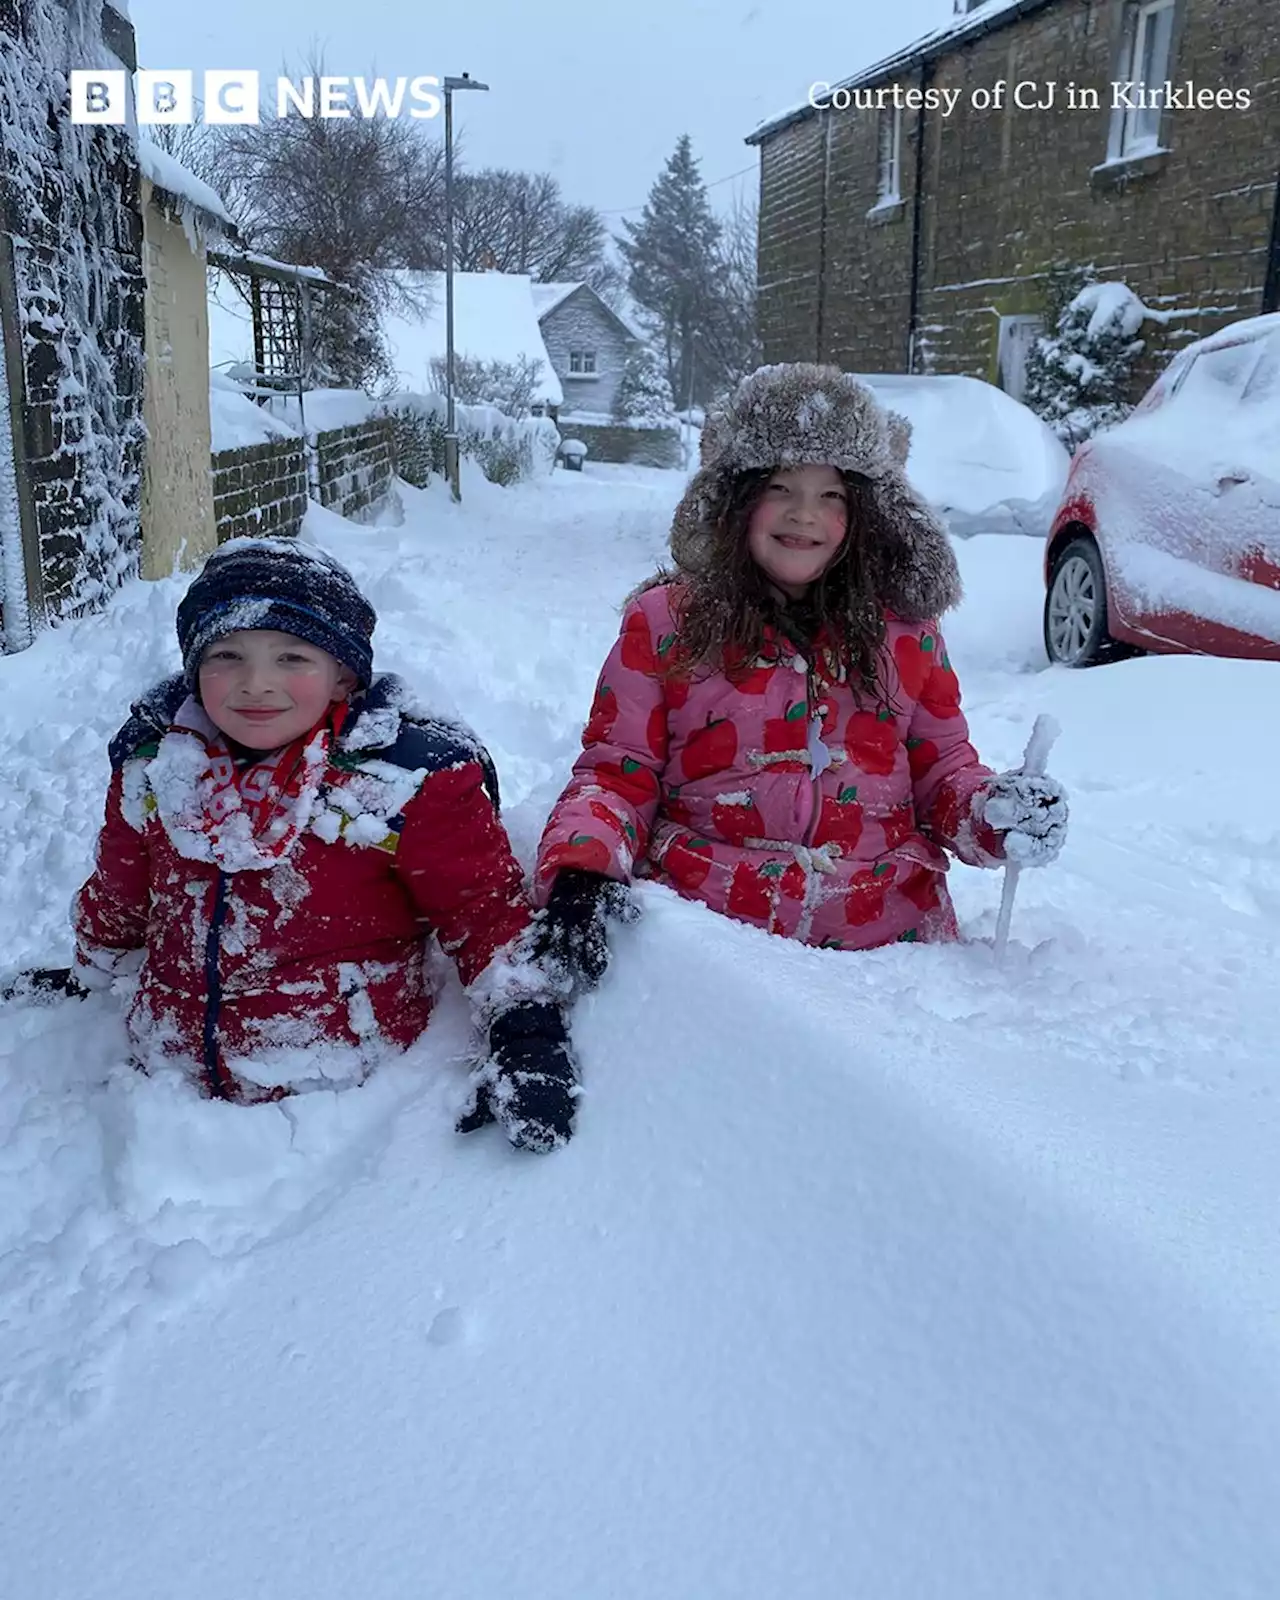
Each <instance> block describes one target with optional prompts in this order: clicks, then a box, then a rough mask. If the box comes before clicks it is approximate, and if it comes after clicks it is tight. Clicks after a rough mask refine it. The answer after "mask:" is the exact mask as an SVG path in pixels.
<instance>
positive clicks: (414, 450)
mask: <svg viewBox="0 0 1280 1600" xmlns="http://www.w3.org/2000/svg"><path fill="white" fill-rule="evenodd" d="M382 411H383V413H384V414H385V415H387V416H389V417H390V418H391V421H392V427H393V435H394V439H395V449H396V471H397V472H398V473H399V474H400V476H401V477H402V478H403V479H404V480H405V482H406V483H412V484H415V485H416V486H417V487H419V488H422V487H424V486H425V484H426V482H427V479H428V476H429V474H430V473H432V472H434V473H436V474H437V476H443V474H444V441H445V418H446V417H447V415H448V408H447V406H446V404H445V398H444V396H443V395H440V394H397V395H392V396H391V397H390V398H389V399H388V400H386V401H385V402H384V403H383V406H382ZM454 411H455V414H456V418H457V428H458V449H459V451H460V453H461V454H462V455H464V456H468V457H470V458H471V459H473V460H475V461H477V462H478V463H479V465H480V470H481V471H482V472H483V473H484V475H485V477H486V478H488V480H489V481H490V483H496V484H500V485H502V486H503V487H506V486H507V485H509V484H513V483H520V482H523V481H525V480H527V479H529V478H537V477H543V476H545V475H546V474H547V473H549V472H550V471H551V469H552V467H553V466H554V465H555V459H556V452H557V450H558V449H559V447H560V434H559V431H558V430H557V428H556V425H555V423H554V422H552V421H551V420H550V418H548V417H509V416H507V415H505V413H503V412H501V411H499V410H498V409H497V407H496V406H473V405H455V407H454ZM406 469H407V470H406Z"/></svg>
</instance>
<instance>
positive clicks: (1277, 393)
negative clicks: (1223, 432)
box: [1242, 334, 1280, 410]
mask: <svg viewBox="0 0 1280 1600" xmlns="http://www.w3.org/2000/svg"><path fill="white" fill-rule="evenodd" d="M1261 342H1262V354H1261V355H1260V356H1259V358H1258V360H1257V362H1256V363H1255V365H1254V368H1253V371H1252V372H1251V373H1250V374H1249V377H1248V380H1247V382H1246V383H1245V386H1244V394H1243V397H1242V398H1243V399H1244V402H1245V404H1246V405H1257V404H1262V405H1272V406H1275V407H1276V408H1277V409H1278V410H1280V334H1273V335H1272V336H1271V338H1270V339H1264V340H1263V341H1261Z"/></svg>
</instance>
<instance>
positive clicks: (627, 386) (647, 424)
mask: <svg viewBox="0 0 1280 1600" xmlns="http://www.w3.org/2000/svg"><path fill="white" fill-rule="evenodd" d="M674 411H675V400H674V399H673V397H672V394H671V384H670V383H669V382H668V381H667V375H666V373H665V372H664V371H663V369H662V363H661V362H660V361H659V360H658V355H657V352H656V351H655V350H654V349H653V348H652V347H651V346H649V345H647V344H637V345H633V346H632V347H631V349H630V350H629V351H628V352H627V361H626V366H625V367H624V369H623V373H622V379H621V381H620V383H619V384H618V393H617V396H616V398H615V399H614V403H613V415H614V421H615V422H622V423H627V424H629V425H630V426H632V427H641V428H665V427H670V426H671V422H672V413H673V412H674Z"/></svg>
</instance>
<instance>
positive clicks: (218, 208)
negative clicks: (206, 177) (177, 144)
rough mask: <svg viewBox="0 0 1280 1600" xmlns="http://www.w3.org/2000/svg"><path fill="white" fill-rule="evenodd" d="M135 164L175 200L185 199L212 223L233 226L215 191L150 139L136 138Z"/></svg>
mask: <svg viewBox="0 0 1280 1600" xmlns="http://www.w3.org/2000/svg"><path fill="white" fill-rule="evenodd" d="M138 165H139V166H140V167H141V168H142V171H143V172H144V174H145V175H146V176H147V177H148V178H150V179H151V181H152V183H154V184H155V185H156V187H157V188H160V189H164V190H166V191H167V192H168V193H169V194H171V195H173V196H174V198H175V199H176V200H179V201H185V202H186V203H187V204H188V205H190V206H193V207H194V208H195V209H196V210H197V211H200V212H203V213H204V214H205V216H206V217H207V218H210V219H212V220H213V221H214V222H216V223H223V224H225V225H226V226H228V227H231V226H233V224H232V221H231V215H230V213H229V212H228V210H227V208H226V206H224V205H223V203H222V200H221V198H220V197H219V195H218V193H217V191H216V190H214V189H211V188H210V187H209V185H208V184H207V183H205V182H204V181H203V180H202V179H200V178H197V177H196V175H195V173H194V172H188V171H187V169H186V167H184V166H183V165H182V163H181V161H179V160H178V159H177V157H176V156H171V155H170V154H169V152H168V151H167V150H162V149H161V148H160V146H159V145H157V144H152V142H151V141H150V139H139V140H138Z"/></svg>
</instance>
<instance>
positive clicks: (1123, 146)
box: [1110, 0, 1174, 160]
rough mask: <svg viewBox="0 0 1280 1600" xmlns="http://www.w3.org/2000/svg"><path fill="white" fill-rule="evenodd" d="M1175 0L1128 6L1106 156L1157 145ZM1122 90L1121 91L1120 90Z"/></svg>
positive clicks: (1134, 152) (1144, 1) (1137, 152)
mask: <svg viewBox="0 0 1280 1600" xmlns="http://www.w3.org/2000/svg"><path fill="white" fill-rule="evenodd" d="M1173 6H1174V0H1137V3H1135V4H1134V5H1132V6H1131V7H1130V8H1129V15H1128V25H1127V29H1126V35H1125V47H1124V58H1123V60H1122V62H1121V67H1120V74H1119V86H1118V92H1117V99H1118V100H1119V101H1120V102H1121V103H1120V104H1119V105H1118V106H1117V113H1118V114H1117V119H1116V123H1115V126H1114V128H1113V131H1112V141H1111V151H1110V154H1111V158H1112V159H1113V160H1116V159H1119V158H1123V157H1125V156H1142V155H1150V154H1151V153H1152V152H1153V151H1155V150H1158V149H1159V148H1160V112H1161V109H1162V103H1163V100H1164V93H1165V82H1166V80H1167V79H1168V77H1169V64H1170V63H1169V57H1170V48H1169V47H1170V44H1171V43H1172V40H1173ZM1120 91H1123V92H1120Z"/></svg>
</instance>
